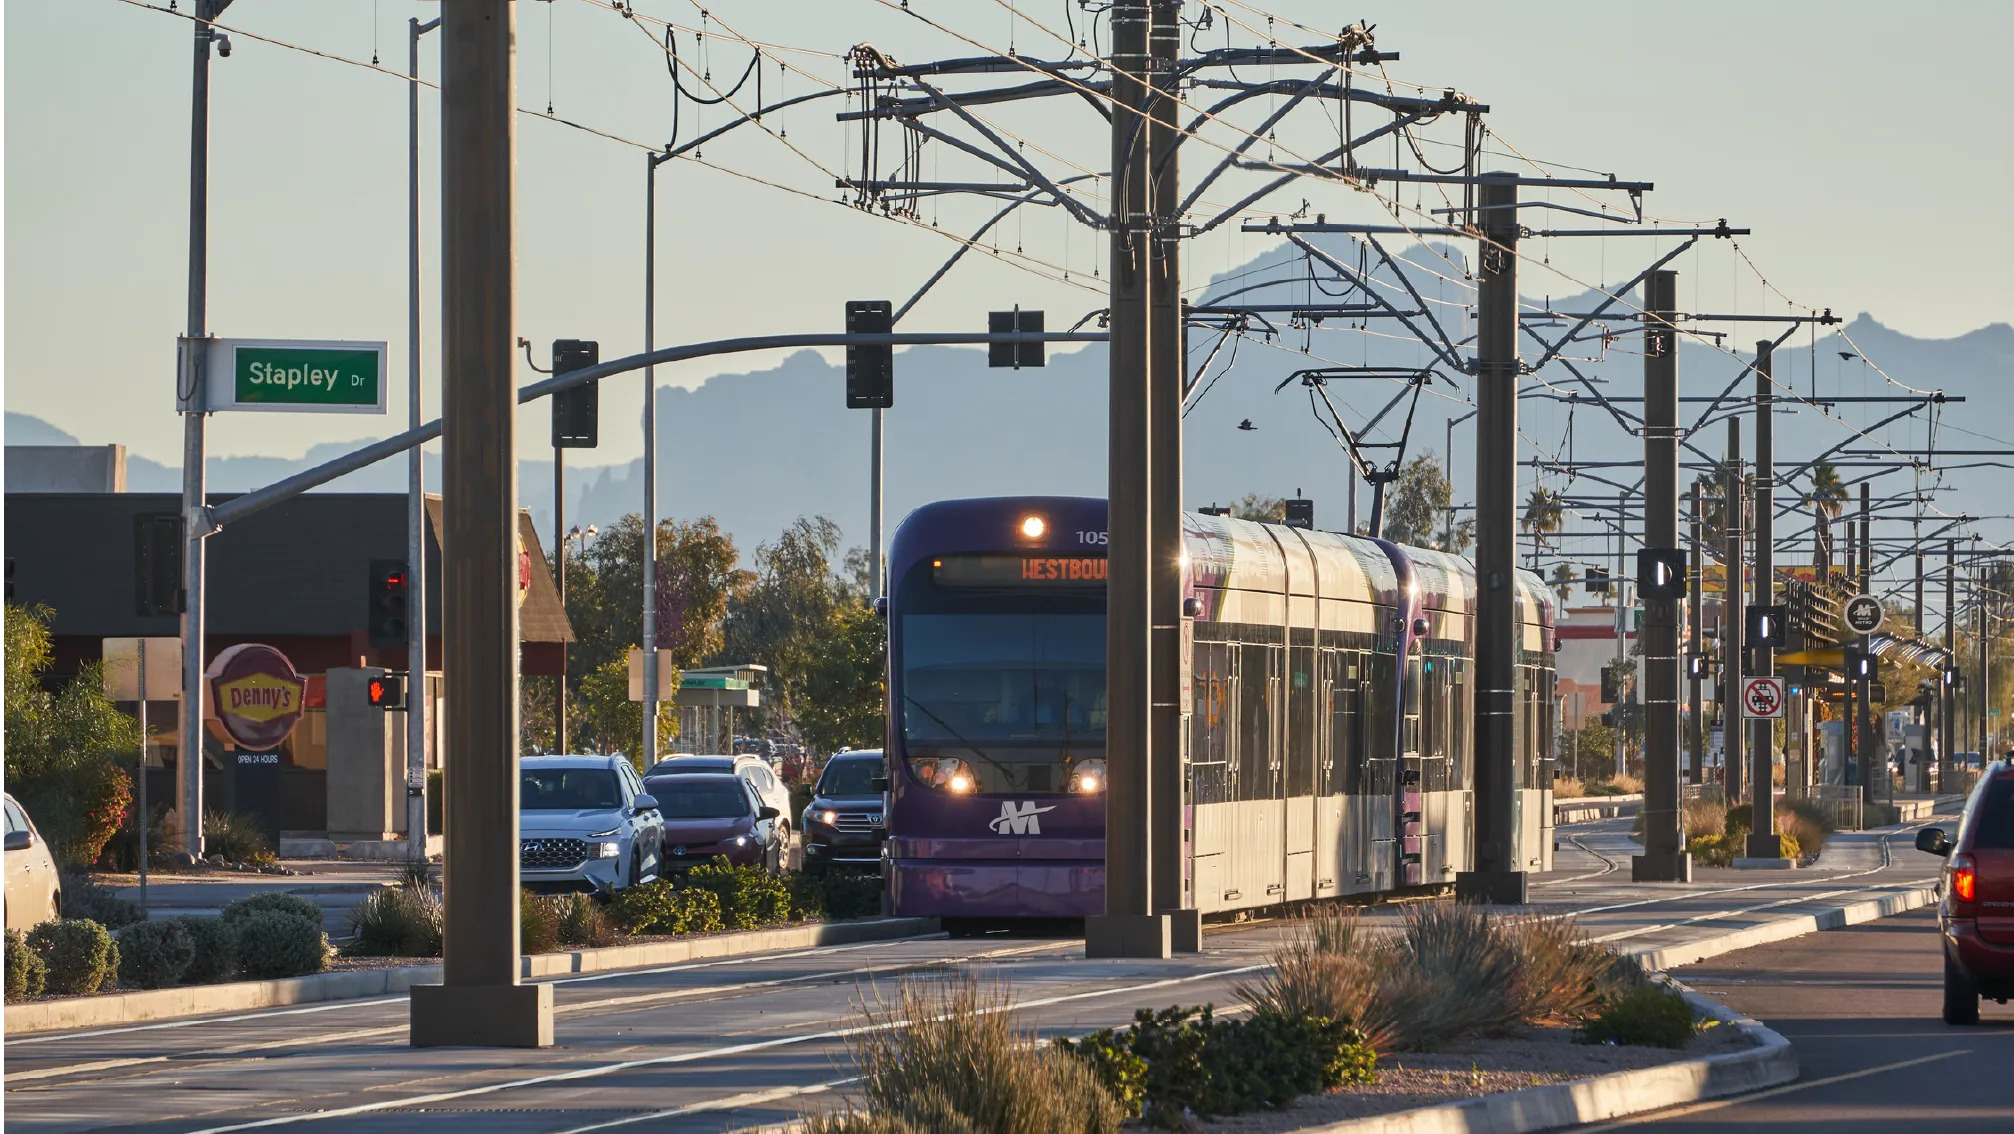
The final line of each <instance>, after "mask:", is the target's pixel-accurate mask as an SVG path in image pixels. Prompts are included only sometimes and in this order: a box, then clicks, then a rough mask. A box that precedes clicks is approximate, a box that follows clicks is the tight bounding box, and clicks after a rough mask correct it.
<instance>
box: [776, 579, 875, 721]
mask: <svg viewBox="0 0 2014 1134" xmlns="http://www.w3.org/2000/svg"><path fill="white" fill-rule="evenodd" d="M808 660H809V668H808V670H807V672H806V674H805V681H804V697H803V702H802V704H801V705H800V706H799V708H798V712H797V718H796V723H797V727H798V731H799V732H801V733H802V734H803V736H804V739H805V742H806V743H808V744H810V745H811V746H812V748H813V749H815V750H817V751H822V752H832V751H835V750H837V749H838V748H840V747H841V746H842V745H849V744H850V745H853V746H854V747H857V748H870V747H879V746H880V745H881V743H882V739H883V735H884V733H885V731H886V714H885V708H886V705H887V695H888V685H887V679H886V677H887V660H888V623H887V621H886V620H885V619H883V618H882V617H881V616H880V615H878V614H876V613H874V609H873V608H872V607H870V606H868V605H867V604H866V603H865V602H862V601H860V600H859V599H857V598H850V597H849V598H846V599H843V600H842V601H841V602H840V603H839V604H838V605H837V607H835V609H834V610H833V618H832V628H831V632H830V633H828V634H825V635H821V636H820V637H819V638H818V639H817V641H815V642H813V643H812V646H811V655H810V658H809V659H808Z"/></svg>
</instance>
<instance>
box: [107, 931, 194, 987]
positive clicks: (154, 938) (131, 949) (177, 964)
mask: <svg viewBox="0 0 2014 1134" xmlns="http://www.w3.org/2000/svg"><path fill="white" fill-rule="evenodd" d="M195 959H196V943H195V942H194V941H192V940H190V939H189V934H188V931H187V930H185V929H183V928H182V926H181V925H180V924H179V923H177V922H175V921H170V920H163V921H143V922H139V923H138V924H135V925H129V926H127V927H126V928H124V929H122V930H120V931H119V983H120V984H123V985H126V986H128V987H131V988H165V987H167V986H168V985H171V984H177V983H179V982H180V981H181V979H182V977H183V975H184V974H186V973H187V972H188V971H189V964H190V962H192V961H194V960H195Z"/></svg>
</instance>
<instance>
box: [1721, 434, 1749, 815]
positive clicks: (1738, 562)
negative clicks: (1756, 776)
mask: <svg viewBox="0 0 2014 1134" xmlns="http://www.w3.org/2000/svg"><path fill="white" fill-rule="evenodd" d="M1742 481H1743V477H1742V468H1741V419H1740V418H1739V417H1730V418H1728V419H1727V480H1726V484H1725V485H1724V486H1723V487H1722V488H1721V493H1720V501H1721V503H1720V516H1721V521H1722V523H1723V524H1724V529H1723V531H1722V535H1723V537H1724V544H1723V545H1724V548H1725V559H1724V562H1725V563H1726V565H1727V585H1726V586H1725V587H1724V588H1722V590H1721V592H1720V645H1721V653H1720V666H1721V669H1720V673H1721V677H1720V694H1721V702H1720V738H1721V749H1722V751H1721V760H1720V767H1721V771H1722V774H1723V776H1724V779H1723V781H1722V789H1723V797H1724V798H1725V799H1726V800H1727V802H1728V804H1729V805H1730V806H1732V805H1733V804H1735V803H1738V802H1740V801H1741V797H1742V794H1743V793H1742V790H1741V781H1742V780H1743V779H1744V778H1745V773H1746V769H1745V768H1744V767H1743V766H1742V762H1741V757H1742V752H1743V744H1742V740H1743V736H1742V727H1741V653H1742V650H1741V639H1742V637H1743V632H1744V630H1745V626H1744V625H1743V619H1744V617H1745V615H1744V614H1743V607H1744V605H1745V604H1744V603H1743V601H1742V598H1743V595H1744V594H1745V592H1746V590H1747V588H1746V586H1745V585H1744V583H1745V580H1744V579H1743V577H1742V575H1743V572H1742V553H1741V551H1742V549H1741V535H1742V527H1743V526H1744V525H1743V519H1744V518H1743V516H1742V514H1741V513H1742V510H1743V507H1742V506H1743V504H1744V503H1745V501H1744V500H1743V496H1744V493H1743V492H1742Z"/></svg>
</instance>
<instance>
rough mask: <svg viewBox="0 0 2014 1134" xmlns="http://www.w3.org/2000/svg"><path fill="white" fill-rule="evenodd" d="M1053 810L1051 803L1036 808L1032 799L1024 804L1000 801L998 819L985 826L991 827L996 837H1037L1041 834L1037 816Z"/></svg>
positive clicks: (1053, 806)
mask: <svg viewBox="0 0 2014 1134" xmlns="http://www.w3.org/2000/svg"><path fill="white" fill-rule="evenodd" d="M1054 810H1056V805H1055V804H1053V803H1052V804H1050V805H1049V806H1047V807H1038V806H1036V804H1035V801H1034V800H1032V799H1031V800H1028V801H1027V802H1026V803H1016V802H1014V801H1013V800H1011V799H1003V800H1001V801H1000V817H999V818H998V819H994V820H992V821H990V822H988V823H987V824H986V825H987V826H988V827H991V828H992V829H993V833H994V834H996V835H1039V834H1041V833H1042V820H1041V819H1039V818H1037V816H1039V815H1041V814H1042V813H1043V812H1044V811H1054Z"/></svg>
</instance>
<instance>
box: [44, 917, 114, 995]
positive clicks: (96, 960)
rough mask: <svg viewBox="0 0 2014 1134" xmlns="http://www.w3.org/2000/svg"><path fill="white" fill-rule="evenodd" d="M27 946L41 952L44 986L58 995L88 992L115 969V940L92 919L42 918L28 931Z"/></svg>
mask: <svg viewBox="0 0 2014 1134" xmlns="http://www.w3.org/2000/svg"><path fill="white" fill-rule="evenodd" d="M28 947H29V948H31V949H33V950H35V952H37V953H39V954H41V956H42V964H43V966H44V967H45V968H46V969H47V971H48V976H47V978H46V982H45V987H46V988H47V990H48V991H49V992H52V993H55V994H57V995H59V996H89V995H91V994H92V993H94V992H96V991H98V990H99V989H100V988H103V987H105V986H106V985H108V984H111V983H112V982H113V980H114V979H115V978H116V976H117V974H118V971H119V946H118V943H117V942H114V941H113V940H112V935H111V934H110V933H107V932H105V927H104V926H102V925H99V924H98V923H97V922H95V921H87V920H84V919H82V918H63V919H62V920H60V921H45V922H43V923H42V924H41V925H38V926H36V927H35V928H33V929H31V930H29V931H28Z"/></svg>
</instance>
